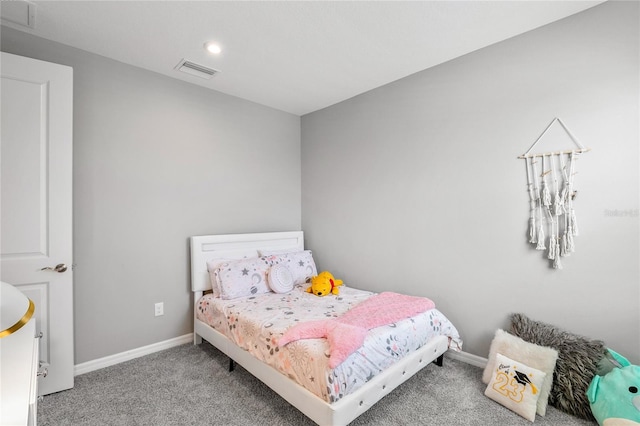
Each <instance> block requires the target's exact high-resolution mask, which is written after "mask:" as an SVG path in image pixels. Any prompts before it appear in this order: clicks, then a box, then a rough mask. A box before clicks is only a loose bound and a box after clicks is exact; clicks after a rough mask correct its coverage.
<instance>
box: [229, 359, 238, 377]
mask: <svg viewBox="0 0 640 426" xmlns="http://www.w3.org/2000/svg"><path fill="white" fill-rule="evenodd" d="M235 368H236V363H235V362H233V360H232V359H231V358H229V373H231V372H232V371H233V370H234V369H235Z"/></svg>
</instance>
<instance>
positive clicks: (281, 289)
mask: <svg viewBox="0 0 640 426" xmlns="http://www.w3.org/2000/svg"><path fill="white" fill-rule="evenodd" d="M267 280H268V282H269V287H270V288H271V290H273V291H274V292H275V293H288V292H290V291H291V290H293V276H292V275H291V271H289V269H288V268H287V267H286V266H284V265H273V266H272V267H271V269H269V273H268V274H267Z"/></svg>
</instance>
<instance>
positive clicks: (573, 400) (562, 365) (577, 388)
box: [509, 314, 606, 420]
mask: <svg viewBox="0 0 640 426" xmlns="http://www.w3.org/2000/svg"><path fill="white" fill-rule="evenodd" d="M509 331H510V332H511V333H512V334H514V335H516V336H518V337H520V338H521V339H522V340H525V341H527V342H530V343H534V344H536V345H540V346H549V347H551V348H553V349H555V350H557V351H558V361H557V362H556V369H555V372H554V375H553V386H552V388H551V393H550V395H549V404H551V405H553V406H554V407H556V408H558V409H559V410H562V411H564V412H566V413H569V414H572V415H574V416H577V417H581V418H583V419H589V420H594V417H593V414H592V413H591V407H590V406H589V400H588V399H587V395H586V392H587V388H588V387H589V383H591V380H592V379H593V376H595V374H596V369H597V367H598V361H600V359H601V358H602V357H603V356H604V355H605V353H606V347H605V345H604V342H602V341H599V340H592V339H589V338H586V337H582V336H578V335H576V334H572V333H569V332H567V331H564V330H562V329H559V328H557V327H555V326H553V325H549V324H545V323H543V322H539V321H533V320H531V319H529V318H527V317H526V316H525V315H523V314H513V315H511V329H510V330H509Z"/></svg>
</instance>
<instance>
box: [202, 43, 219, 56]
mask: <svg viewBox="0 0 640 426" xmlns="http://www.w3.org/2000/svg"><path fill="white" fill-rule="evenodd" d="M204 48H205V49H207V52H209V53H213V54H214V55H217V54H218V53H220V52H222V49H221V48H220V46H219V45H218V44H217V43H214V42H213V41H208V42H206V43H205V44H204Z"/></svg>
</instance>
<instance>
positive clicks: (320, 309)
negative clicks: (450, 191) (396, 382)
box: [196, 284, 462, 403]
mask: <svg viewBox="0 0 640 426" xmlns="http://www.w3.org/2000/svg"><path fill="white" fill-rule="evenodd" d="M306 287H307V285H306V284H305V285H304V286H296V287H295V288H294V289H293V290H292V291H291V292H289V293H285V294H277V293H265V294H260V295H256V296H251V297H244V298H238V299H233V300H223V299H220V298H218V297H214V296H213V295H211V294H207V295H204V296H203V297H202V298H201V299H200V300H199V301H198V302H197V306H196V316H197V318H198V319H199V320H200V321H203V322H205V323H206V324H208V325H209V326H211V327H213V328H214V329H216V330H217V331H219V332H220V333H222V334H224V335H225V336H227V338H229V339H230V340H231V341H232V342H234V343H235V344H236V345H238V346H239V347H241V348H243V349H245V350H247V351H249V352H250V353H251V354H252V355H253V356H254V357H256V358H257V359H259V360H260V361H262V362H264V363H266V364H268V365H270V366H272V367H274V368H275V369H277V370H278V371H280V372H281V373H282V374H284V375H286V376H288V377H289V378H290V379H292V380H294V381H296V382H297V383H298V384H300V385H301V386H303V387H305V388H306V389H308V390H309V391H310V392H312V393H313V394H315V395H317V396H318V397H320V398H322V399H323V400H324V401H326V402H328V403H333V402H335V401H338V400H339V399H340V398H342V397H343V396H345V395H347V394H349V393H351V392H353V391H355V390H356V389H358V388H360V387H361V386H362V385H364V384H365V383H366V382H367V381H369V380H370V379H371V378H373V377H374V376H376V375H377V374H378V373H379V372H381V371H383V370H385V369H386V368H388V367H389V366H391V365H393V364H394V363H395V362H397V361H398V360H399V359H402V358H403V357H404V356H406V355H407V354H409V353H411V352H413V351H415V350H417V349H419V348H420V347H422V346H423V345H424V344H425V343H426V342H428V341H429V340H431V339H432V338H434V337H436V336H439V335H444V336H447V337H448V338H449V348H450V349H453V350H456V351H459V350H461V348H462V340H461V339H460V336H459V334H458V331H457V329H456V328H455V326H454V325H453V324H452V323H451V322H450V321H449V320H448V319H447V318H446V317H445V316H444V314H442V313H441V312H440V311H439V310H438V309H431V310H429V311H426V312H424V313H421V314H419V315H416V316H414V317H411V318H407V319H405V320H402V321H398V322H395V323H392V324H388V325H384V326H381V327H377V328H374V329H372V330H370V331H369V333H368V335H367V337H366V339H365V341H364V344H363V345H362V346H361V347H360V348H359V349H358V350H357V351H356V352H354V353H352V354H351V355H350V356H349V357H348V358H347V359H346V360H345V361H344V362H343V363H341V364H340V365H338V366H337V367H336V368H335V369H330V368H329V366H328V360H329V345H328V343H327V341H326V340H325V339H304V340H298V341H295V342H292V343H289V344H288V345H286V346H283V347H278V345H277V342H278V339H279V338H280V337H281V336H282V334H283V333H284V332H285V331H286V330H287V328H289V327H290V326H292V325H294V324H297V323H301V322H305V321H312V320H319V319H326V318H337V317H339V316H340V315H342V314H344V313H345V312H347V311H348V310H349V309H350V308H352V307H353V306H355V305H357V304H358V303H360V302H362V301H364V300H366V299H367V298H369V297H371V296H372V295H373V294H374V293H371V292H368V291H362V290H358V289H354V288H350V287H346V286H341V287H340V294H339V295H337V296H336V295H329V296H325V297H318V296H315V295H312V294H310V293H307V292H305V291H304V290H305V288H306Z"/></svg>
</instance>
